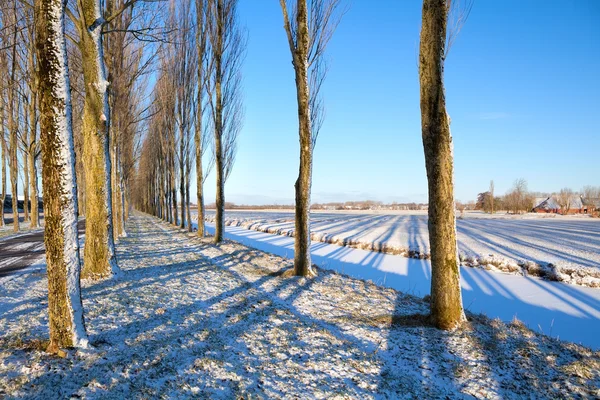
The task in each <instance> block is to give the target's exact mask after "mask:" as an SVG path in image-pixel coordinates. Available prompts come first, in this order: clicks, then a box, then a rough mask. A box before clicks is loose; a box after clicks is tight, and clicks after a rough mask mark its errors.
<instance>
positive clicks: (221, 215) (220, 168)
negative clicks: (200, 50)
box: [213, 0, 225, 243]
mask: <svg viewBox="0 0 600 400" xmlns="http://www.w3.org/2000/svg"><path fill="white" fill-rule="evenodd" d="M224 12H225V10H224V9H223V0H217V18H216V19H217V21H216V24H217V41H216V42H217V49H216V51H213V54H214V62H215V167H216V173H217V193H216V199H215V205H216V220H215V243H219V242H222V241H223V234H224V232H225V160H224V158H223V143H222V138H223V93H222V90H221V85H222V83H223V82H222V80H223V59H222V57H223V33H224V32H223V29H224V27H223V23H224V21H223V18H221V16H222V15H223V13H224Z"/></svg>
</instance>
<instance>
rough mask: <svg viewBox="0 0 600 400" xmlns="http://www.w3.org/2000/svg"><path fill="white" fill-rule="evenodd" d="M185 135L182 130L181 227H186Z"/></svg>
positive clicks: (180, 167)
mask: <svg viewBox="0 0 600 400" xmlns="http://www.w3.org/2000/svg"><path fill="white" fill-rule="evenodd" d="M183 135H184V131H183V129H182V130H181V144H180V148H179V150H180V152H179V156H180V161H179V177H180V178H179V194H180V195H181V221H180V222H179V227H180V228H181V229H184V228H185V216H186V213H185V171H184V162H183V157H184V155H183V153H184V145H183Z"/></svg>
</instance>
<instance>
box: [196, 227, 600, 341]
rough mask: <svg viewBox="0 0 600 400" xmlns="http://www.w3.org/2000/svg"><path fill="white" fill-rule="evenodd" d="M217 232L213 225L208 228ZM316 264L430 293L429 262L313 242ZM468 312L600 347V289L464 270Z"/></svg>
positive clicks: (261, 244)
mask: <svg viewBox="0 0 600 400" xmlns="http://www.w3.org/2000/svg"><path fill="white" fill-rule="evenodd" d="M207 229H208V231H209V232H212V230H213V226H212V225H211V224H207ZM226 237H227V238H228V239H231V240H235V241H236V242H240V243H243V244H245V245H247V246H251V247H253V248H256V249H259V250H262V251H267V252H269V253H273V254H277V255H279V256H282V257H285V258H291V259H293V255H294V238H292V237H285V236H274V235H270V234H266V233H262V232H254V231H249V230H247V229H244V228H239V227H227V228H226ZM311 254H312V261H313V263H316V264H317V265H318V266H319V267H321V268H326V269H330V270H334V271H337V272H339V273H343V274H347V275H349V276H352V277H355V278H359V279H366V280H370V281H372V282H374V283H376V284H378V285H383V286H386V287H390V288H393V289H396V290H398V291H401V292H404V293H410V294H414V295H417V296H421V297H422V296H425V295H427V294H429V290H430V286H431V281H430V279H431V266H430V264H429V261H428V260H423V259H413V258H406V257H401V256H397V255H391V254H383V253H376V252H372V251H366V250H360V249H354V248H349V247H340V246H336V245H331V244H325V243H320V242H314V241H313V242H312V245H311ZM461 285H462V296H463V304H464V307H465V309H466V310H468V311H471V312H475V313H484V314H485V315H487V316H488V317H491V318H500V319H501V320H503V321H505V322H510V321H511V320H513V318H515V317H516V318H518V319H519V320H520V321H522V322H524V323H525V324H526V325H527V326H529V327H530V328H531V329H533V330H535V331H539V332H543V333H545V334H548V335H551V336H553V337H558V338H560V339H564V340H569V341H573V342H577V343H582V344H584V345H586V346H590V347H592V348H595V349H600V335H598V332H600V290H597V289H592V288H586V287H581V286H575V285H569V284H565V283H560V282H550V281H544V280H541V279H538V278H534V277H522V276H518V275H510V274H502V273H497V272H492V271H487V270H485V269H479V268H468V267H461Z"/></svg>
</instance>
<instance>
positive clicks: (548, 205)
mask: <svg viewBox="0 0 600 400" xmlns="http://www.w3.org/2000/svg"><path fill="white" fill-rule="evenodd" d="M534 204H536V205H535V206H534V207H533V210H531V211H532V212H535V213H553V214H558V213H560V206H559V205H558V202H557V201H556V199H555V198H554V197H552V196H550V197H538V198H536V199H535V202H534Z"/></svg>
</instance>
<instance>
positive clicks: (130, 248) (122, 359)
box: [0, 215, 600, 399]
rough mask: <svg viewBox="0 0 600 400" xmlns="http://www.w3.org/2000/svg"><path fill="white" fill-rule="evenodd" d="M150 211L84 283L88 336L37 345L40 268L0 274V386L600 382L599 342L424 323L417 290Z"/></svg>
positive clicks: (496, 325) (372, 390)
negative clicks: (308, 262) (207, 236)
mask: <svg viewBox="0 0 600 400" xmlns="http://www.w3.org/2000/svg"><path fill="white" fill-rule="evenodd" d="M155 221H156V220H152V219H150V218H149V217H145V216H140V215H134V216H133V217H132V218H131V220H130V223H129V227H128V231H129V234H130V236H129V237H128V238H125V239H122V241H121V243H120V244H119V245H118V248H117V250H118V253H119V256H120V260H121V266H122V267H123V269H124V274H123V275H122V276H121V277H120V278H119V279H118V280H107V281H103V282H99V283H91V282H85V283H84V288H83V293H82V296H83V303H84V307H85V311H86V323H87V327H88V332H89V334H90V340H91V343H92V344H93V345H94V348H92V349H90V350H87V351H79V352H75V351H70V352H69V354H68V357H67V358H65V359H60V358H55V357H52V356H48V355H46V354H45V353H43V352H42V351H40V349H43V347H44V340H45V339H46V338H47V335H48V332H47V310H46V308H47V303H46V296H47V289H46V284H47V282H46V279H45V275H44V272H43V271H38V272H31V273H28V274H20V275H15V276H13V277H11V279H10V280H3V281H2V282H0V285H2V291H0V333H1V336H0V397H7V398H183V397H199V398H264V397H269V398H340V399H341V398H463V397H464V398H467V397H470V396H476V397H478V398H524V397H525V398H578V397H586V398H594V397H598V396H600V353H598V352H593V351H591V350H589V349H587V348H585V347H582V346H578V345H575V344H570V343H566V342H560V341H558V340H555V339H551V338H549V337H547V336H543V335H540V334H538V333H535V332H532V331H531V330H529V329H527V328H526V327H525V326H524V325H523V324H521V323H518V322H515V323H512V324H505V323H503V322H500V321H499V320H489V319H487V318H485V317H481V316H475V315H469V318H470V322H469V324H468V325H467V326H465V327H464V328H462V329H460V330H458V331H456V332H454V333H448V332H442V331H438V330H436V329H434V328H431V327H429V326H427V325H426V324H424V323H423V321H422V319H420V318H418V317H414V316H413V315H414V314H418V313H421V314H422V313H426V312H427V309H428V304H427V303H426V302H424V301H423V300H421V299H420V298H417V297H414V296H412V295H408V294H403V293H401V292H398V291H396V290H393V289H389V288H383V287H380V286H376V285H375V284H372V283H368V282H365V281H361V280H357V279H353V278H350V277H347V276H344V275H341V274H337V273H334V272H331V271H327V270H319V276H318V277H317V278H315V279H311V280H306V279H303V278H284V277H282V276H281V274H280V273H281V271H282V270H283V269H286V268H289V267H290V266H291V264H290V261H289V260H286V259H284V258H281V257H277V256H274V255H270V254H267V253H263V252H260V251H257V250H253V249H250V248H248V247H245V246H243V245H241V244H238V243H234V242H226V243H224V244H222V245H219V246H214V245H212V244H211V243H210V242H209V241H208V240H204V241H201V240H198V239H195V238H192V237H191V236H190V235H188V234H185V233H180V232H179V231H177V230H174V229H173V228H170V227H167V226H166V225H164V224H161V223H157V222H155ZM515 278H516V277H515Z"/></svg>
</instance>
